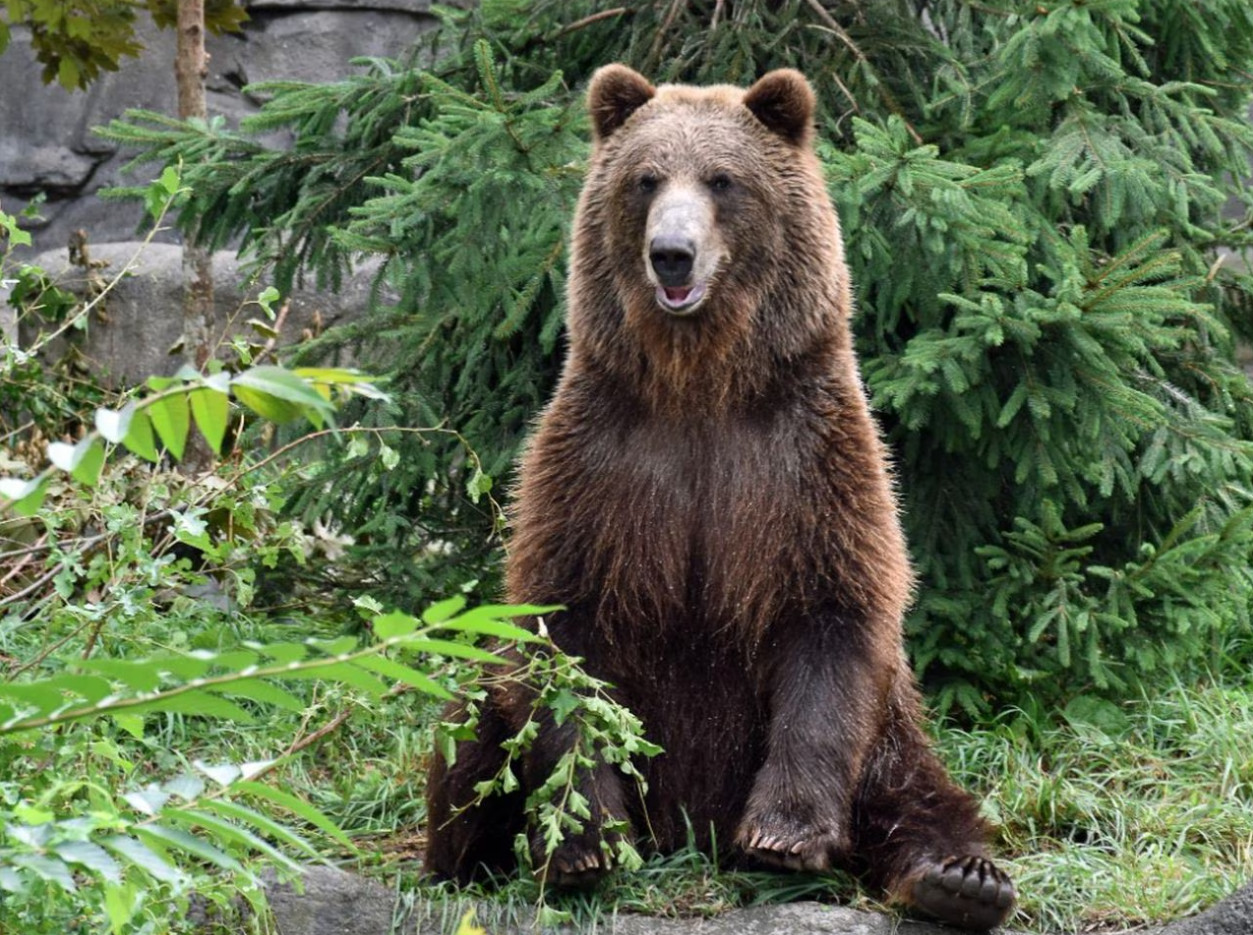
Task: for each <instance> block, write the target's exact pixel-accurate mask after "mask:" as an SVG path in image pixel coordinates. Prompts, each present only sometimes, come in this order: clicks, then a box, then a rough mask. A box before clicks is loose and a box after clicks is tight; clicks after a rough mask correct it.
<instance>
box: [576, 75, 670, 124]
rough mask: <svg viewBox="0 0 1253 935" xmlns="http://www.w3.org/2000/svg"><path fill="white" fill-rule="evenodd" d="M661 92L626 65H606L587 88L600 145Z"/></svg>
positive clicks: (589, 106)
mask: <svg viewBox="0 0 1253 935" xmlns="http://www.w3.org/2000/svg"><path fill="white" fill-rule="evenodd" d="M656 93H657V89H656V88H654V87H653V86H652V85H651V84H649V83H648V81H647V79H645V78H644V76H643V75H641V74H640V73H639V72H637V71H633V70H632V69H630V68H627V67H626V66H625V65H618V64H614V65H605V66H604V67H603V68H598V69H596V74H594V75H592V83H591V84H590V85H589V86H588V89H587V109H588V110H589V111H590V112H591V114H592V130H593V136H594V138H595V139H596V142H598V143H599V142H601V141H603V140H607V139H609V137H610V135H611V134H612V133H613V132H614V131H615V130H617V129H618V127H620V126H622V125H623V124H624V123H626V121H627V118H628V117H630V116H631V114H633V113H635V112H636V111H637V110H639V109H640V108H641V107H643V106H644V105H645V104H647V103H648V102H649V101H651V100H652V99H653V95H654V94H656Z"/></svg>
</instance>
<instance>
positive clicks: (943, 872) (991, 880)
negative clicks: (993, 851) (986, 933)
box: [905, 854, 1015, 931]
mask: <svg viewBox="0 0 1253 935" xmlns="http://www.w3.org/2000/svg"><path fill="white" fill-rule="evenodd" d="M912 879H913V886H912V889H910V890H909V892H908V895H907V896H906V898H905V901H906V902H908V903H912V904H913V905H915V906H917V907H918V908H919V909H921V910H922V911H923V912H926V913H928V914H929V915H933V916H935V917H936V918H937V919H939V920H940V921H942V922H948V923H949V924H950V925H960V926H961V927H962V928H968V929H977V930H981V931H982V930H986V929H990V928H993V927H994V926H997V925H1000V924H1001V923H1002V922H1004V921H1005V920H1006V919H1007V918H1008V917H1009V913H1010V911H1011V910H1012V909H1013V907H1014V898H1015V893H1014V884H1013V883H1012V882H1010V879H1009V877H1007V876H1006V875H1005V874H1004V873H1003V872H1002V871H1001V870H1000V869H998V868H997V866H996V864H994V863H992V861H990V860H988V859H987V858H986V857H980V856H977V855H973V854H972V855H966V856H962V857H949V858H946V859H944V860H937V861H936V862H934V863H931V864H927V865H925V866H923V867H922V868H920V869H919V870H917V871H915V872H914V874H912Z"/></svg>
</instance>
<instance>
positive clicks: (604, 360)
mask: <svg viewBox="0 0 1253 935" xmlns="http://www.w3.org/2000/svg"><path fill="white" fill-rule="evenodd" d="M588 100H589V107H590V110H591V114H592V122H593V128H594V138H595V139H594V142H595V146H594V151H593V156H592V162H591V168H590V172H589V175H588V178H587V182H586V185H585V187H584V190H583V195H582V198H581V200H580V203H579V208H578V213H577V216H576V219H575V230H574V245H573V254H572V257H571V271H570V285H569V335H570V348H569V355H568V358H567V360H566V365H565V371H564V373H563V376H562V379H561V383H560V386H559V388H558V390H557V393H556V395H555V397H554V398H553V400H552V402H551V404H550V405H549V407H548V409H547V410H546V411H545V413H544V415H543V418H542V420H541V422H540V425H539V429H538V431H537V433H536V435H535V437H534V439H533V440H532V442H531V445H530V448H529V450H528V452H527V454H526V456H525V457H524V459H523V461H522V465H521V471H520V482H519V487H518V490H517V494H516V500H515V503H514V508H513V516H512V525H513V537H512V542H511V546H510V549H509V558H508V566H507V579H508V581H507V584H508V588H507V590H508V599H509V600H510V601H512V602H528V603H535V604H561V605H564V606H565V607H566V608H567V609H566V610H564V611H562V612H560V613H556V614H553V615H552V616H551V617H550V618H548V619H547V621H546V624H547V627H548V630H549V632H550V633H551V635H552V637H553V638H554V640H555V642H556V643H557V645H559V646H560V647H561V648H562V649H563V650H565V651H566V652H569V653H572V654H575V655H578V656H582V657H584V659H585V660H586V668H587V669H588V670H589V671H590V672H591V673H592V674H594V675H596V676H598V677H600V678H603V679H605V680H607V681H609V682H610V683H612V684H613V685H615V686H616V693H617V695H618V697H619V698H620V700H622V701H623V702H624V703H625V704H627V705H628V706H629V707H630V708H631V709H632V710H633V711H634V712H635V713H637V714H638V715H639V716H640V717H641V718H642V720H643V723H644V725H645V730H646V732H647V734H648V736H649V737H650V739H651V740H653V741H655V742H656V743H658V744H660V745H661V746H662V747H663V748H664V750H665V752H664V753H663V754H661V755H660V756H658V757H656V758H654V759H652V760H650V761H648V762H646V763H641V764H640V767H641V769H642V770H643V771H644V773H645V776H646V778H647V781H648V793H647V797H646V800H645V801H644V802H642V803H641V802H640V801H638V799H639V797H638V796H637V795H633V794H628V792H629V791H631V790H628V789H626V788H624V785H623V783H622V781H621V777H620V775H619V774H618V773H616V772H615V771H614V770H613V769H611V768H610V767H608V766H602V767H601V768H598V769H597V770H596V771H594V772H593V773H592V774H591V775H588V776H586V777H584V781H583V787H584V788H583V791H584V793H585V794H586V795H587V796H588V798H589V799H590V801H591V802H592V804H593V814H594V816H596V817H597V819H599V818H601V817H603V816H612V817H614V818H619V819H626V820H627V821H629V823H630V825H631V827H632V829H633V832H634V834H635V836H636V838H637V840H639V842H640V843H641V844H642V845H643V846H644V847H645V848H646V849H655V850H658V851H661V852H666V851H673V850H675V849H677V848H680V847H682V846H684V845H685V843H687V841H688V837H689V834H690V835H694V836H695V841H696V843H697V844H698V845H699V846H700V847H702V848H705V849H711V848H713V847H714V846H715V843H716V848H717V849H719V850H721V851H722V852H723V854H724V856H725V855H728V854H731V853H735V854H738V855H740V857H741V858H742V859H745V860H747V861H749V862H752V863H765V864H770V865H774V866H781V867H788V868H796V869H805V870H825V869H827V868H829V867H831V866H833V865H837V864H838V865H841V866H849V867H852V868H854V869H856V870H859V871H861V872H862V873H864V874H865V875H866V877H867V878H868V879H869V880H871V881H872V882H873V883H875V884H878V885H880V886H883V887H886V888H887V890H888V892H889V893H890V895H891V896H893V897H894V898H895V899H897V900H900V901H902V902H904V903H906V904H911V905H914V906H917V907H919V908H921V909H923V910H925V911H927V912H930V913H932V914H935V915H938V916H940V917H942V918H944V919H946V920H949V921H952V922H955V923H957V924H963V925H967V926H970V927H975V928H978V927H987V926H990V925H993V924H996V923H999V922H1000V921H1002V920H1003V919H1004V917H1005V916H1006V915H1007V914H1008V912H1009V910H1010V907H1011V905H1012V901H1013V888H1012V886H1011V884H1010V883H1009V880H1008V879H1007V878H1006V877H1005V876H1004V874H1002V873H1001V872H1000V871H999V870H998V869H997V868H996V867H995V866H994V865H993V864H992V863H991V861H989V860H988V859H987V857H986V856H985V850H984V838H985V829H984V827H983V825H982V823H981V821H980V819H979V817H978V814H977V807H976V805H975V803H974V802H973V800H972V799H971V798H970V797H969V796H967V795H966V794H965V793H964V792H962V791H960V790H959V789H957V788H956V787H955V786H954V785H953V784H952V783H951V782H950V780H949V779H948V777H947V775H946V773H945V770H944V768H943V766H942V765H941V764H940V763H939V761H938V760H937V759H936V757H935V755H934V754H933V753H932V751H931V749H930V746H929V744H928V742H927V740H926V738H925V737H924V735H923V733H922V732H921V730H920V728H919V723H920V719H921V714H920V704H919V699H918V694H917V691H916V689H915V686H914V682H913V678H912V675H911V673H910V672H909V670H908V667H907V664H906V662H905V659H904V654H903V652H902V632H901V618H902V615H903V613H904V611H905V608H906V605H907V603H908V601H909V597H910V590H911V573H910V567H909V560H908V556H907V552H906V548H905V544H904V541H903V538H902V535H901V530H900V526H899V524H898V521H897V509H896V502H895V497H894V494H893V489H892V481H891V477H890V475H889V472H888V469H887V467H886V458H885V452H884V448H883V445H882V443H881V441H880V439H879V436H878V433H877V431H876V429H875V426H874V424H873V422H872V421H871V417H870V414H869V410H868V406H867V403H866V399H865V395H864V392H863V390H862V386H861V382H860V378H859V375H858V370H857V364H856V361H855V359H854V356H853V351H852V345H851V341H850V336H849V325H848V319H849V315H850V311H851V308H852V293H851V285H850V282H849V276H848V270H847V268H846V266H845V263H844V256H843V247H842V244H841V238H840V231H839V225H838V222H837V220H836V216H835V212H834V211H833V209H832V207H831V204H830V201H829V199H828V197H827V194H826V191H825V187H824V184H823V179H822V174H821V170H820V167H819V164H818V161H817V159H816V157H815V156H814V154H813V150H812V124H813V113H814V98H813V93H812V91H811V90H810V87H809V85H808V83H807V82H806V81H805V79H804V78H803V77H802V76H801V75H800V74H799V73H797V72H794V71H790V70H781V71H775V72H771V73H770V74H768V75H766V76H765V77H763V78H762V79H761V80H760V81H758V82H757V83H756V84H754V85H753V86H752V87H751V88H750V89H748V90H747V91H744V90H741V89H738V88H733V87H727V86H718V87H711V88H693V87H687V86H664V85H663V86H661V87H658V88H654V87H652V86H651V85H650V84H649V83H648V82H647V81H646V80H645V79H644V78H642V77H641V76H640V75H638V74H636V73H635V72H633V71H631V70H630V69H629V68H626V67H625V66H622V65H610V66H607V67H605V68H602V69H601V70H600V71H598V72H597V73H596V75H595V76H594V78H593V80H592V83H591V87H590V90H589V94H588ZM525 704H526V701H525V699H522V698H520V697H518V696H515V695H510V694H497V695H494V696H492V700H491V701H490V702H489V703H488V705H487V710H486V711H485V712H484V713H483V716H482V722H481V724H480V727H479V735H478V738H477V740H476V741H474V742H467V743H463V744H462V745H461V746H460V748H459V750H458V754H457V758H456V762H455V765H453V766H452V767H449V766H447V765H446V764H445V763H443V762H442V760H439V761H438V762H436V764H435V766H434V769H433V771H432V775H431V785H430V803H429V805H430V807H429V820H430V826H429V830H428V834H429V844H428V851H427V866H428V868H429V869H430V870H431V871H432V872H434V873H436V874H438V875H442V876H446V877H453V878H456V879H460V880H465V879H468V878H470V877H471V876H472V875H473V874H474V873H475V872H476V871H477V870H479V869H480V868H488V869H503V868H506V867H508V866H509V865H510V864H511V839H512V837H513V835H514V834H515V833H516V832H517V831H518V830H520V828H521V827H522V821H523V819H522V815H521V797H522V795H523V794H524V792H525V789H524V790H523V792H520V793H515V794H513V795H511V796H500V797H494V798H491V799H488V800H486V801H484V802H482V803H480V804H479V805H477V806H474V807H472V808H462V806H464V805H465V804H466V803H469V802H471V801H472V800H473V799H474V798H475V794H474V791H473V788H474V784H475V783H476V782H479V781H481V780H482V779H484V778H488V777H490V776H492V775H495V773H496V772H497V770H498V769H499V768H500V765H501V763H502V762H503V756H504V754H503V753H502V751H501V749H500V742H501V741H502V740H504V739H507V738H508V737H509V736H510V735H511V733H512V730H514V729H516V727H517V726H518V725H519V723H520V721H521V720H522V719H523V718H524V716H525V713H524V706H525ZM569 742H570V738H569V736H568V734H567V733H566V729H563V728H558V727H556V726H554V725H553V724H551V723H550V724H548V725H546V726H545V727H544V729H543V730H542V731H541V734H540V737H539V739H538V740H537V741H536V743H535V745H534V747H533V750H532V752H531V754H530V755H529V756H528V758H527V760H526V762H525V763H524V766H523V770H522V772H523V776H522V781H523V785H524V786H527V785H531V786H533V784H534V783H536V782H540V781H542V780H543V778H544V776H545V775H546V774H547V771H548V769H549V768H551V766H552V764H553V763H554V762H555V761H556V759H557V757H558V756H559V755H560V753H561V751H562V750H563V749H566V745H567V744H568V743H569ZM437 760H438V758H437ZM600 828H601V824H600V822H599V820H594V821H593V822H590V823H589V827H588V828H587V829H586V830H585V831H584V832H583V833H582V834H580V835H577V836H572V837H570V838H568V839H567V840H566V841H565V842H564V843H563V844H562V845H561V847H560V848H559V849H558V851H557V852H556V854H554V855H553V857H552V860H551V863H550V864H549V866H550V875H551V877H552V878H553V879H555V880H556V881H557V882H564V883H577V882H580V881H583V880H586V879H588V878H594V877H595V876H597V875H598V874H600V873H602V872H603V871H604V870H606V869H608V866H607V864H608V860H607V859H606V857H605V854H604V853H603V850H602V848H601V847H600V842H601V831H600Z"/></svg>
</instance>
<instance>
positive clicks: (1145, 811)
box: [940, 681, 1253, 932]
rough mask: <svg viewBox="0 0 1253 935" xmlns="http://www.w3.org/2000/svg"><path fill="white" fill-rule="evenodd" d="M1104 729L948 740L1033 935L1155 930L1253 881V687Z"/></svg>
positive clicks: (1062, 727)
mask: <svg viewBox="0 0 1253 935" xmlns="http://www.w3.org/2000/svg"><path fill="white" fill-rule="evenodd" d="M1097 710H1098V711H1099V709H1097ZM1096 719H1097V720H1101V721H1103V723H1102V724H1101V725H1100V726H1098V724H1096V723H1092V720H1083V719H1080V718H1078V717H1071V718H1070V719H1069V720H1066V719H1063V723H1061V724H1053V725H1050V724H1048V723H1046V722H1042V721H1041V719H1040V718H1039V717H1038V716H1032V715H1029V714H1027V713H1025V712H1021V711H1018V712H1014V713H1013V714H1011V715H1007V716H1006V717H1004V718H1003V719H1002V721H1001V722H1000V723H999V724H997V725H995V726H993V727H992V728H991V729H989V730H985V731H978V732H966V731H960V730H956V729H951V728H949V729H945V730H944V731H943V732H942V734H941V738H940V743H941V749H942V751H943V753H944V755H945V758H946V759H947V761H948V762H949V763H950V765H951V767H952V769H953V772H954V774H955V776H956V777H957V778H958V779H959V781H962V782H964V783H965V784H966V785H968V786H969V787H971V788H976V789H979V790H980V791H981V792H983V793H984V794H985V795H986V796H987V799H986V808H987V812H988V814H989V816H990V817H991V818H992V819H993V820H994V821H995V822H996V823H997V824H998V825H999V827H1000V830H1001V839H1002V840H1001V844H1000V848H1001V851H1002V853H1004V854H1005V855H1007V856H1008V859H1007V860H1006V864H1007V868H1008V870H1009V871H1010V873H1011V874H1012V875H1013V876H1014V878H1015V881H1016V882H1017V885H1018V888H1019V892H1020V897H1021V899H1020V909H1019V915H1018V919H1017V920H1016V924H1017V925H1019V926H1020V927H1022V928H1026V929H1028V930H1030V931H1037V932H1081V931H1099V930H1103V929H1124V928H1131V927H1134V926H1138V925H1145V924H1149V923H1160V922H1164V921H1167V920H1170V919H1174V918H1178V917H1181V916H1185V915H1189V914H1192V913H1194V912H1197V911H1198V910H1200V909H1203V908H1205V907H1206V906H1209V905H1211V904H1212V903H1214V902H1217V901H1218V900H1219V899H1222V898H1223V897H1225V896H1227V895H1229V894H1230V893H1231V892H1232V891H1233V890H1235V889H1237V888H1238V887H1239V886H1240V885H1241V884H1243V883H1244V882H1246V881H1247V880H1248V879H1249V878H1250V876H1253V687H1250V686H1249V685H1247V684H1246V685H1233V684H1225V683H1222V682H1218V683H1209V684H1205V685H1197V686H1187V685H1183V684H1181V683H1179V682H1177V681H1175V682H1172V683H1171V684H1168V685H1166V686H1164V687H1163V688H1162V689H1161V690H1160V691H1158V692H1155V693H1153V694H1152V695H1146V696H1144V697H1142V698H1140V699H1139V700H1137V701H1134V702H1129V703H1127V704H1125V705H1123V706H1121V707H1118V708H1113V706H1110V708H1109V709H1106V711H1105V712H1104V714H1103V715H1100V716H1098V717H1097V718H1096Z"/></svg>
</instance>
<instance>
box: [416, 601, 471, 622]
mask: <svg viewBox="0 0 1253 935" xmlns="http://www.w3.org/2000/svg"><path fill="white" fill-rule="evenodd" d="M465 606H466V599H465V598H464V597H462V596H461V595H460V594H458V595H456V596H455V597H447V598H444V600H442V601H437V602H436V603H434V604H432V605H431V606H430V607H428V608H427V609H426V610H424V611H423V612H422V619H423V621H424V622H426V623H443V622H445V621H446V620H448V618H449V617H451V616H452V615H453V614H455V613H456V612H457V611H459V610H461V608H463V607H465Z"/></svg>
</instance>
